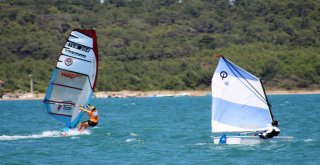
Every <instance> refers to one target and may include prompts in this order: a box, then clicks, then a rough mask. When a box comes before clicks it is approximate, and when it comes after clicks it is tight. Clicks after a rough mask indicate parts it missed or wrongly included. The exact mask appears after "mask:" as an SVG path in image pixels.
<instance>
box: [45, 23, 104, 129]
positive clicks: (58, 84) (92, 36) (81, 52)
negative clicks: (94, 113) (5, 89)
mask: <svg viewBox="0 0 320 165" xmlns="http://www.w3.org/2000/svg"><path fill="white" fill-rule="evenodd" d="M97 74H98V46H97V37H96V32H95V30H80V29H74V30H72V31H71V34H70V36H69V37H68V39H67V41H66V43H65V45H64V47H63V49H62V52H61V54H60V57H59V61H58V63H57V65H56V67H55V68H54V70H53V74H52V77H51V80H50V83H49V86H48V89H47V92H46V95H45V98H44V101H43V102H44V103H45V106H46V109H47V111H48V113H49V114H50V115H51V116H52V117H54V118H55V119H57V120H58V121H60V122H62V123H63V124H64V125H65V126H66V127H68V128H74V127H76V126H77V124H78V122H79V120H80V119H81V117H82V116H83V114H84V113H83V112H82V111H81V110H80V109H79V108H78V107H77V106H75V105H88V104H89V102H90V99H91V97H92V95H93V91H94V88H95V85H96V82H97Z"/></svg>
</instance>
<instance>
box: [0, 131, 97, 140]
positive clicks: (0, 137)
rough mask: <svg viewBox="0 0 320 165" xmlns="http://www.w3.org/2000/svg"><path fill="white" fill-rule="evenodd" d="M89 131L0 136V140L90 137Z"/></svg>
mask: <svg viewBox="0 0 320 165" xmlns="http://www.w3.org/2000/svg"><path fill="white" fill-rule="evenodd" d="M90 134H91V132H90V130H83V131H81V132H79V131H78V130H77V129H74V130H72V129H70V130H69V131H68V132H61V131H60V130H59V131H57V130H53V131H44V132H42V133H41V134H33V135H1V136H0V140H21V139H40V138H49V137H66V136H78V135H90Z"/></svg>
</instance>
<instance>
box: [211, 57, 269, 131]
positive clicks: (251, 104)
mask: <svg viewBox="0 0 320 165" xmlns="http://www.w3.org/2000/svg"><path fill="white" fill-rule="evenodd" d="M211 88H212V117H211V126H212V127H211V129H212V130H211V131H212V132H213V133H227V132H252V131H262V130H266V128H267V126H268V125H269V124H270V123H271V122H272V118H273V117H272V113H271V110H270V107H269V104H268V100H267V97H266V95H265V91H264V88H263V85H262V83H261V81H260V79H259V78H257V77H256V76H254V75H252V74H251V73H249V72H247V71H246V70H244V69H242V68H240V67H239V66H237V65H235V64H233V63H232V62H231V61H229V60H227V59H226V58H224V57H223V56H220V59H219V63H218V65H217V67H216V70H215V72H214V75H213V77H212V82H211Z"/></svg>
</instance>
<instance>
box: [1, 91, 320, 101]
mask: <svg viewBox="0 0 320 165" xmlns="http://www.w3.org/2000/svg"><path fill="white" fill-rule="evenodd" d="M266 93H267V95H294V94H320V89H315V90H301V89H296V90H282V89H278V90H276V89H272V90H267V91H266ZM206 95H211V90H184V91H169V90H158V91H130V90H123V91H99V92H95V93H94V98H133V97H179V96H206ZM44 96H45V93H39V94H34V95H32V94H30V93H28V94H26V95H21V96H19V97H18V96H17V97H9V98H0V101H2V100H3V101H6V100H42V99H43V98H44Z"/></svg>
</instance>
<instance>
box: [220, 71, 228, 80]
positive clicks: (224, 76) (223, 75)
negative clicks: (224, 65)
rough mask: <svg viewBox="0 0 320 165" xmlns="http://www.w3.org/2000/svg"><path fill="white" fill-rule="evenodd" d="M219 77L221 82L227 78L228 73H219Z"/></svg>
mask: <svg viewBox="0 0 320 165" xmlns="http://www.w3.org/2000/svg"><path fill="white" fill-rule="evenodd" d="M220 77H221V78H222V80H223V79H224V78H227V77H228V73H227V72H226V71H221V72H220Z"/></svg>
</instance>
